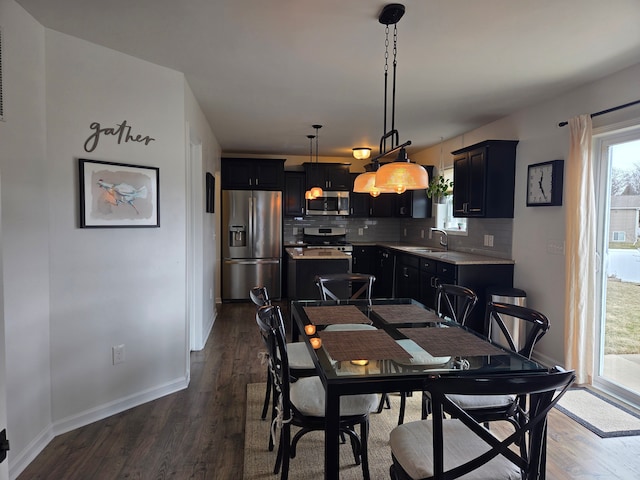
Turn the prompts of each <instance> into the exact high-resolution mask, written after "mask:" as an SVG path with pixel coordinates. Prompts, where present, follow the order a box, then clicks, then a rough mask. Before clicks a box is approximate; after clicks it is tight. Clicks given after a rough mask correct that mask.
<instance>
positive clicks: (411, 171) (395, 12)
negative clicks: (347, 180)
mask: <svg viewBox="0 0 640 480" xmlns="http://www.w3.org/2000/svg"><path fill="white" fill-rule="evenodd" d="M404 11H405V7H404V5H401V4H399V3H391V4H388V5H385V7H384V8H383V9H382V12H381V13H380V16H379V17H378V21H379V22H380V23H382V24H383V25H385V26H386V28H385V65H384V130H385V133H384V135H383V136H382V137H381V138H380V153H379V154H378V155H377V156H376V157H375V158H374V159H373V160H372V162H371V165H372V166H373V167H372V169H371V170H373V172H366V173H363V174H361V175H358V177H356V179H355V182H354V190H353V191H354V192H362V193H364V192H368V193H370V194H371V195H372V196H378V195H379V194H380V193H390V192H395V193H403V192H405V191H406V190H419V189H423V188H427V187H428V186H429V174H428V173H427V171H426V170H425V168H424V167H422V166H421V165H418V164H416V163H412V162H411V161H410V160H409V158H408V156H407V152H406V149H405V147H407V146H409V145H411V141H407V142H405V143H403V144H402V145H399V143H400V142H399V133H398V130H396V128H395V109H396V105H395V104H396V69H397V64H398V62H397V58H396V57H397V42H398V27H397V23H398V21H399V20H400V19H401V18H402V16H403V15H404ZM389 25H394V31H393V85H392V97H391V130H389V131H387V92H388V90H389V88H388V71H389V65H388V61H387V59H388V57H389V52H388V46H389ZM388 141H390V148H389V149H387V142H388ZM398 151H399V154H398V157H397V158H396V160H395V161H393V162H391V163H387V164H384V165H382V166H380V167H379V168H378V165H379V163H378V160H379V159H380V158H382V157H385V156H387V155H390V154H391V153H394V152H398ZM356 188H358V189H357V190H356Z"/></svg>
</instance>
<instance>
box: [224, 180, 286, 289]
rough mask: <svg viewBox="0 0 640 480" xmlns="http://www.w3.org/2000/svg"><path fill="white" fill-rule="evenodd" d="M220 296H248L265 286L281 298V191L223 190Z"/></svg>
mask: <svg viewBox="0 0 640 480" xmlns="http://www.w3.org/2000/svg"><path fill="white" fill-rule="evenodd" d="M222 257H223V265H222V299H223V300H242V299H248V298H249V290H250V289H251V288H252V287H255V286H258V285H264V286H266V287H267V289H268V292H269V296H270V297H272V298H280V284H281V277H282V192H272V191H262V190H223V191H222Z"/></svg>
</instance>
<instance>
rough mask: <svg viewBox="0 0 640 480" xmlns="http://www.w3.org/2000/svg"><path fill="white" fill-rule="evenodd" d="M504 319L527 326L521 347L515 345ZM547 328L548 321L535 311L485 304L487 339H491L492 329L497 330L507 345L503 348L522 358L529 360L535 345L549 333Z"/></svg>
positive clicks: (509, 305)
mask: <svg viewBox="0 0 640 480" xmlns="http://www.w3.org/2000/svg"><path fill="white" fill-rule="evenodd" d="M506 318H512V319H515V320H512V321H522V322H524V325H526V326H527V328H525V330H526V338H525V342H524V345H523V346H522V347H519V346H518V345H516V339H514V336H513V335H512V332H511V331H510V329H509V327H508V326H507V322H506V321H505V319H506ZM549 327H550V324H549V319H548V318H547V317H546V316H545V315H544V314H542V313H540V312H538V311H537V310H533V309H531V308H527V307H523V306H520V305H511V304H508V303H497V302H489V303H488V304H487V309H486V312H485V332H487V337H489V338H492V337H493V333H494V329H496V328H498V329H499V330H500V331H501V332H502V335H503V336H504V338H505V339H506V341H507V343H508V345H503V346H504V347H508V348H509V349H511V350H513V351H514V352H518V353H519V354H520V355H522V356H524V357H527V358H531V355H532V354H533V349H534V347H535V346H536V343H538V341H539V340H540V339H541V338H542V337H543V336H544V335H545V334H546V333H547V332H548V331H549Z"/></svg>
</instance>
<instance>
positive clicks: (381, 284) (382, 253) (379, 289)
mask: <svg viewBox="0 0 640 480" xmlns="http://www.w3.org/2000/svg"><path fill="white" fill-rule="evenodd" d="M377 250H378V251H377V254H376V264H375V276H376V282H375V283H374V284H373V296H374V297H381V298H392V297H393V285H394V273H395V255H394V254H393V252H392V251H391V250H390V249H388V248H382V247H378V249H377Z"/></svg>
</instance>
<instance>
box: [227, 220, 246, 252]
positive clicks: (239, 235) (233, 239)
mask: <svg viewBox="0 0 640 480" xmlns="http://www.w3.org/2000/svg"><path fill="white" fill-rule="evenodd" d="M229 246H230V247H246V246H247V228H246V227H245V226H244V225H231V226H229Z"/></svg>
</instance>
